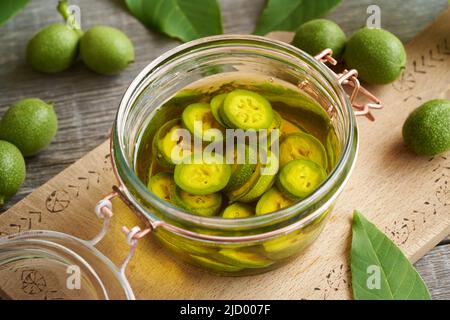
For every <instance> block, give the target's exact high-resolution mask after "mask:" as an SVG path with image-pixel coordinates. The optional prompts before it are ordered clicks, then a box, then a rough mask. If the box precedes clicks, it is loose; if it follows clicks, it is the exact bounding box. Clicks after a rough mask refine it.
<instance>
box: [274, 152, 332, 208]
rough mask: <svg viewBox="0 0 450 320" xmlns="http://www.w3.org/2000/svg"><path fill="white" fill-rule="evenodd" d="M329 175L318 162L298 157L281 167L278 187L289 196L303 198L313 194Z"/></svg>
mask: <svg viewBox="0 0 450 320" xmlns="http://www.w3.org/2000/svg"><path fill="white" fill-rule="evenodd" d="M326 177H327V173H326V172H325V170H324V169H323V168H322V167H321V166H319V165H318V164H317V163H315V162H313V161H310V160H305V159H297V160H292V161H290V162H288V163H287V164H286V165H285V166H284V167H282V168H281V170H280V174H279V175H278V179H277V187H278V189H279V190H280V191H281V192H283V194H285V195H286V196H287V197H288V198H291V199H303V198H305V197H307V196H308V195H309V194H311V193H312V192H313V191H314V190H316V189H317V187H318V186H319V185H320V184H321V183H322V181H323V180H325V178H326Z"/></svg>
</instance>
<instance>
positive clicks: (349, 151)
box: [111, 34, 357, 229]
mask: <svg viewBox="0 0 450 320" xmlns="http://www.w3.org/2000/svg"><path fill="white" fill-rule="evenodd" d="M239 41H245V43H243V44H241V45H246V44H247V45H248V46H251V45H252V44H253V45H255V44H257V45H270V46H274V47H276V48H277V49H279V50H281V51H282V52H283V53H285V54H287V55H289V57H291V58H295V59H297V61H298V60H301V61H303V62H306V63H308V64H309V65H312V66H313V67H315V68H316V69H317V70H319V71H321V75H322V76H323V77H324V80H326V82H327V84H329V85H330V86H331V87H332V89H333V90H334V92H335V93H336V95H337V96H338V97H339V98H340V99H342V101H341V102H343V106H344V107H345V109H346V113H347V115H348V123H347V126H346V127H345V128H344V130H345V133H346V141H345V143H344V144H343V148H342V152H341V155H340V157H339V159H338V161H337V163H336V165H335V167H334V168H333V170H332V171H331V173H330V174H329V175H328V177H327V179H326V180H325V181H324V182H323V183H322V184H321V185H320V186H319V187H318V188H317V189H316V190H315V191H314V192H313V193H312V194H310V195H309V196H308V197H306V198H305V199H302V200H301V201H299V202H297V203H295V204H294V205H292V206H290V207H287V208H283V209H281V210H278V211H275V212H272V213H269V214H266V215H261V216H254V217H249V218H239V219H223V218H220V217H200V216H196V215H193V214H191V213H189V212H187V211H184V210H182V209H180V208H177V207H174V206H173V205H171V204H169V203H167V202H165V201H163V200H162V199H159V198H158V197H157V196H155V195H154V194H153V193H152V192H150V191H149V190H148V189H147V187H146V186H145V185H144V183H143V182H142V181H141V180H140V179H139V177H138V176H137V175H136V173H135V171H134V169H133V165H130V164H129V162H128V160H127V157H126V154H125V146H124V141H123V137H122V135H121V134H120V128H122V126H123V123H122V122H123V119H124V114H125V113H126V111H127V110H128V108H129V107H130V106H131V105H132V104H133V102H134V100H135V99H136V98H137V97H138V96H139V92H138V93H136V89H139V88H140V86H141V85H142V84H143V82H144V81H145V79H146V78H147V77H148V76H149V75H151V74H152V73H153V72H158V71H159V69H160V67H162V66H163V65H164V64H165V63H168V62H171V61H172V59H173V58H176V57H177V55H179V54H182V53H184V52H186V51H187V50H189V51H190V50H193V49H199V48H201V47H202V46H204V45H213V44H214V43H221V42H229V43H230V44H232V43H233V42H239ZM268 49H269V50H270V49H271V48H270V47H269V48H268ZM272 50H273V49H272ZM274 53H275V51H274ZM278 53H279V52H278ZM356 133H357V131H356V119H355V116H354V113H353V108H352V105H351V103H350V101H349V98H348V96H347V94H346V92H345V91H344V89H343V88H342V86H341V85H340V84H339V83H338V81H337V79H336V77H335V75H334V74H333V72H332V71H331V70H330V69H329V68H328V67H327V66H325V65H324V64H323V63H321V62H319V61H317V60H316V59H314V57H312V56H310V55H309V54H307V53H305V52H304V51H302V50H300V49H298V48H296V47H294V46H292V45H290V44H287V43H284V42H282V41H278V40H273V39H269V38H266V37H261V36H254V35H239V34H232V35H219V36H211V37H205V38H201V39H198V40H194V41H191V42H188V43H185V44H182V45H180V46H177V47H175V48H173V49H171V50H169V51H167V52H166V53H164V54H163V55H161V56H159V57H158V58H156V59H155V60H153V61H152V62H151V63H149V64H148V65H147V66H146V67H145V68H144V69H143V70H142V71H141V72H140V73H139V74H138V76H137V77H136V78H135V79H134V80H133V81H132V82H131V84H130V86H129V87H128V88H127V90H126V92H125V94H124V95H123V97H122V99H121V102H120V105H119V109H118V111H117V114H116V119H115V122H114V125H113V130H112V135H111V160H112V165H113V170H114V172H115V174H116V178H117V179H118V181H119V182H120V184H121V186H122V188H121V191H122V193H124V195H125V196H126V197H127V198H128V200H129V201H130V202H131V204H132V205H133V206H135V207H136V208H137V209H138V210H140V211H141V212H142V213H143V214H144V215H145V216H146V217H147V218H149V219H150V220H154V221H158V220H161V218H159V217H158V216H156V215H155V214H153V213H151V212H148V211H149V210H148V209H147V208H145V207H143V206H142V205H141V204H140V203H139V201H137V200H136V199H135V198H134V197H133V195H132V194H131V192H130V191H129V190H128V188H127V187H126V186H127V185H129V184H131V186H132V187H133V188H134V189H135V190H136V191H137V192H138V194H139V196H140V197H142V198H143V199H144V200H146V201H148V202H149V203H151V204H152V206H154V207H155V208H156V209H158V210H161V211H163V212H164V214H166V215H168V217H170V218H175V219H176V220H181V221H185V222H190V223H193V224H196V225H200V226H202V227H209V228H224V229H231V228H236V227H260V226H264V225H267V224H268V223H270V224H273V223H276V222H279V221H282V220H284V219H285V218H287V217H289V216H291V215H292V214H293V213H294V212H303V211H305V210H304V209H305V208H307V207H308V206H310V205H311V204H313V203H316V201H318V200H320V197H321V195H322V194H323V193H324V192H327V191H330V190H332V189H333V186H335V184H336V182H339V181H340V178H341V177H342V174H346V177H344V181H343V182H342V186H341V187H339V188H336V190H335V191H334V194H333V199H335V198H336V197H337V196H338V195H339V193H340V191H342V188H343V186H344V185H345V183H346V181H347V179H348V177H349V175H350V172H351V169H352V168H353V164H354V160H355V158H356V152H354V150H353V146H354V145H355V144H356V146H357V136H356ZM116 156H117V159H116ZM349 161H350V162H351V167H350V169H349V170H347V168H346V165H347V164H348V163H349ZM118 164H125V166H124V167H122V168H121V169H122V170H123V172H124V175H125V177H122V176H121V175H120V173H119V170H118V168H117V165H118ZM346 170H347V171H346ZM124 178H125V179H126V182H127V183H125V181H124V180H125V179H124ZM326 202H327V203H328V202H329V201H326ZM320 211H321V210H317V211H316V212H312V213H311V214H308V215H304V216H302V217H299V220H297V221H296V224H297V223H300V221H301V220H304V222H306V221H312V220H313V219H314V218H316V217H317V216H319V215H320Z"/></svg>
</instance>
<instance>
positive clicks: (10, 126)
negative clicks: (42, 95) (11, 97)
mask: <svg viewBox="0 0 450 320" xmlns="http://www.w3.org/2000/svg"><path fill="white" fill-rule="evenodd" d="M57 129H58V119H57V116H56V113H55V111H54V109H53V105H51V104H47V103H45V102H44V101H42V100H41V99H37V98H29V99H24V100H20V101H18V102H16V103H14V104H13V105H12V106H11V107H10V108H9V109H8V111H6V113H5V115H4V116H3V118H2V120H1V121H0V139H1V140H6V141H9V142H11V143H12V144H14V145H15V146H16V147H17V148H19V150H20V151H21V152H22V154H23V155H24V156H25V157H29V156H33V155H35V154H37V153H38V152H39V151H41V150H43V149H44V148H46V147H47V146H48V145H49V144H50V143H51V142H52V140H53V138H54V136H55V134H56V131H57Z"/></svg>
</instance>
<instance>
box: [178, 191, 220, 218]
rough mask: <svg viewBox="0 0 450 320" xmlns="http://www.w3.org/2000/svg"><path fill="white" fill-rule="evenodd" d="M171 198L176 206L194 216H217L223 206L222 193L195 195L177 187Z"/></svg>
mask: <svg viewBox="0 0 450 320" xmlns="http://www.w3.org/2000/svg"><path fill="white" fill-rule="evenodd" d="M170 197H171V199H172V201H173V203H174V204H175V205H176V206H178V207H180V208H182V209H185V210H186V211H189V212H190V213H192V214H195V215H199V216H205V217H211V216H215V215H217V214H218V213H219V211H220V207H221V205H222V194H221V193H220V192H216V193H211V194H205V195H195V194H192V193H189V192H186V191H183V190H181V189H180V188H178V187H175V188H173V189H172V193H171V195H170Z"/></svg>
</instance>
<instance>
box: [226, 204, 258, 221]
mask: <svg viewBox="0 0 450 320" xmlns="http://www.w3.org/2000/svg"><path fill="white" fill-rule="evenodd" d="M253 215H254V212H253V208H252V207H251V206H249V205H248V204H245V203H239V202H236V203H233V204H230V205H229V206H228V207H226V208H225V210H224V211H223V213H222V218H225V219H240V218H248V217H251V216H253Z"/></svg>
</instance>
